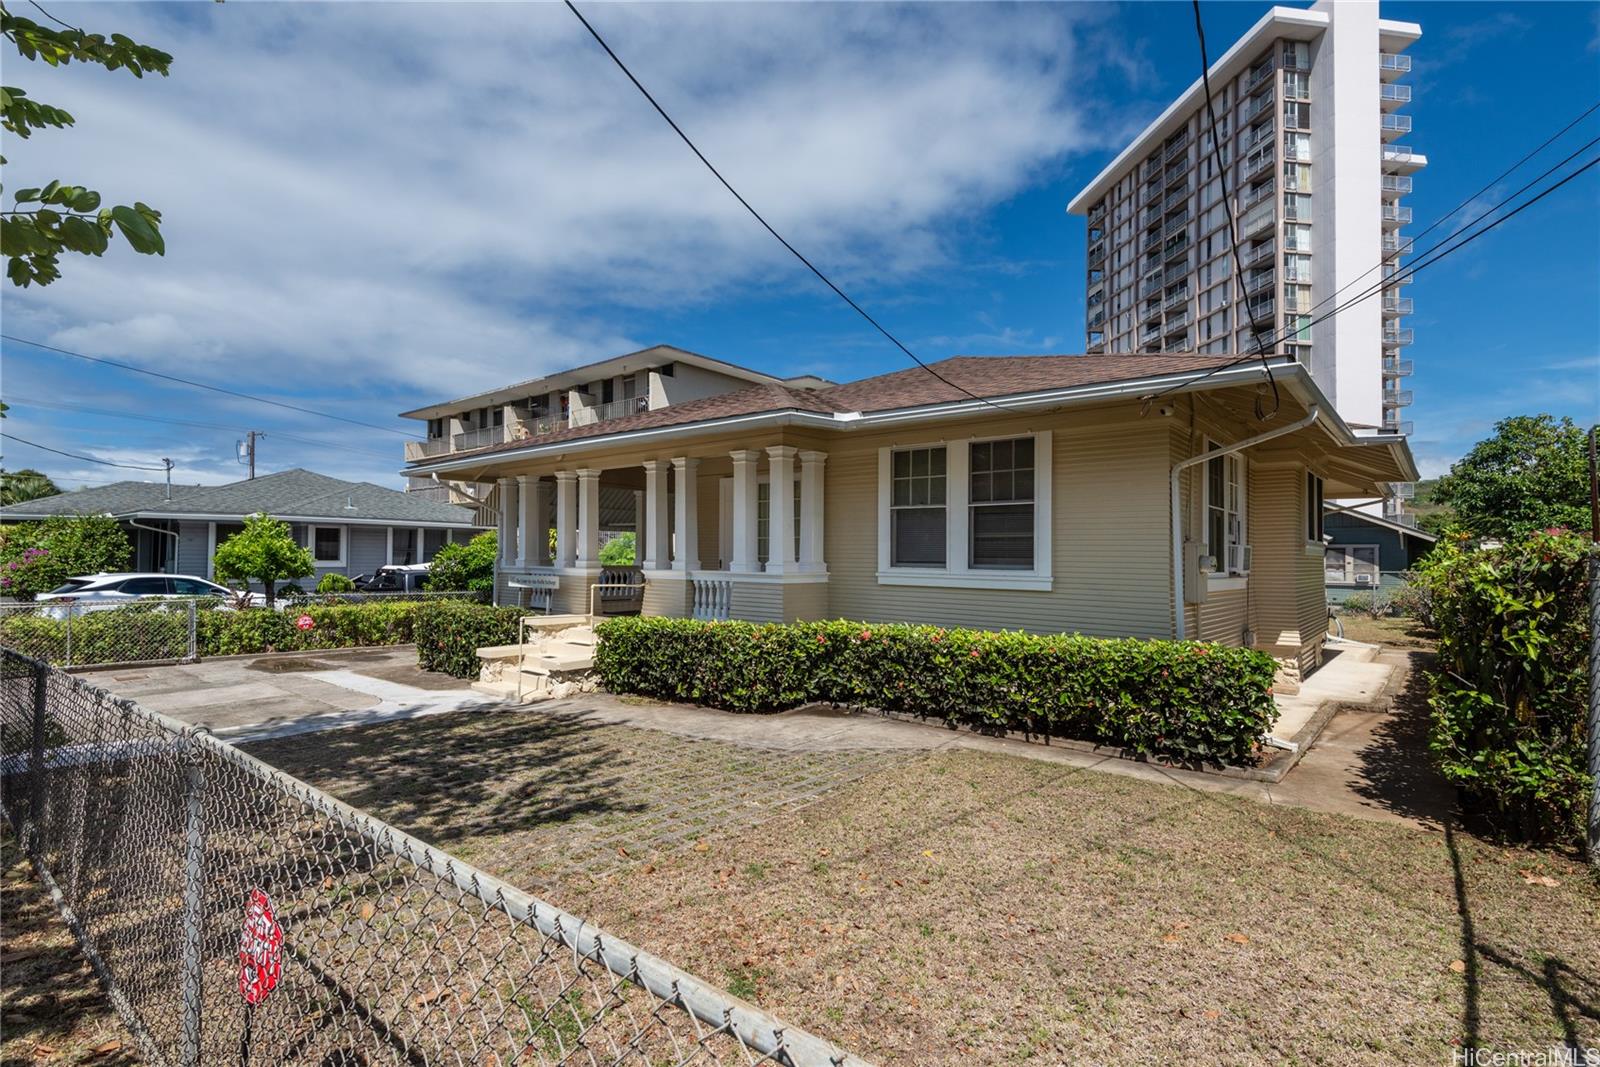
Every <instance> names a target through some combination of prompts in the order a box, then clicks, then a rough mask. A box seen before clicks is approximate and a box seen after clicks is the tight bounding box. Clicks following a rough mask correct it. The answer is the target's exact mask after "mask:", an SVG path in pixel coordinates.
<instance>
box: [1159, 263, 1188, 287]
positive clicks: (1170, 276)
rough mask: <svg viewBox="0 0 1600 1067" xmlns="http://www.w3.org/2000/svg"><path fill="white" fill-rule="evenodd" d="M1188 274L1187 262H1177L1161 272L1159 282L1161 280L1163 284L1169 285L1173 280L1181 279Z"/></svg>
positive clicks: (1178, 280)
mask: <svg viewBox="0 0 1600 1067" xmlns="http://www.w3.org/2000/svg"><path fill="white" fill-rule="evenodd" d="M1188 274H1189V264H1187V263H1179V264H1178V265H1177V266H1173V267H1168V268H1167V269H1166V270H1165V271H1164V272H1163V273H1162V275H1161V282H1162V284H1163V285H1171V284H1172V283H1173V282H1180V281H1182V280H1183V279H1184V278H1185V277H1187V276H1188Z"/></svg>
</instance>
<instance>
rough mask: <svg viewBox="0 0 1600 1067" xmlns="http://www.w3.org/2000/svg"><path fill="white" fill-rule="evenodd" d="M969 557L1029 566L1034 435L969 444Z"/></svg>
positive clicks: (974, 562) (985, 563)
mask: <svg viewBox="0 0 1600 1067" xmlns="http://www.w3.org/2000/svg"><path fill="white" fill-rule="evenodd" d="M969 447H970V449H971V452H970V453H969V457H968V483H969V489H968V493H967V500H968V503H967V508H968V511H969V519H968V523H967V529H968V546H969V556H968V563H969V564H970V565H971V566H972V567H974V568H980V567H999V568H1009V569H1011V570H1029V569H1031V568H1032V567H1033V438H1031V437H1015V438H1012V439H1010V440H1006V441H977V442H974V443H973V444H972V445H970V446H969Z"/></svg>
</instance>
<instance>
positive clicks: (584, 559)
mask: <svg viewBox="0 0 1600 1067" xmlns="http://www.w3.org/2000/svg"><path fill="white" fill-rule="evenodd" d="M578 566H580V567H598V566H600V472H599V471H597V470H595V469H593V468H592V467H584V468H582V469H580V470H579V471H578Z"/></svg>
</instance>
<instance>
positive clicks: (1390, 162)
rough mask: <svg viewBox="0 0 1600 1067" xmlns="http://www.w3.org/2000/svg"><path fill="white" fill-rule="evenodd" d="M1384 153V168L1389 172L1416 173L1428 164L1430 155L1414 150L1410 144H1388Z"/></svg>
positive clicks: (1384, 148)
mask: <svg viewBox="0 0 1600 1067" xmlns="http://www.w3.org/2000/svg"><path fill="white" fill-rule="evenodd" d="M1382 154H1383V169H1384V171H1385V172H1386V173H1389V174H1414V173H1416V172H1417V171H1419V170H1421V169H1422V168H1423V167H1426V166H1427V165H1428V157H1427V156H1425V155H1423V154H1422V153H1421V152H1414V151H1412V149H1411V147H1410V146H1409V145H1403V144H1386V145H1384V146H1383V148H1382Z"/></svg>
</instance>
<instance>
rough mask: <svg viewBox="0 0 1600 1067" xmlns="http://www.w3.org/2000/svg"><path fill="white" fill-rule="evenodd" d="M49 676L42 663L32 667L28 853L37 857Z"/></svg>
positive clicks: (40, 837)
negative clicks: (31, 743)
mask: <svg viewBox="0 0 1600 1067" xmlns="http://www.w3.org/2000/svg"><path fill="white" fill-rule="evenodd" d="M49 685H50V676H49V673H48V670H47V668H46V667H45V665H44V664H42V663H39V664H35V665H34V668H33V748H32V751H31V752H30V753H29V758H28V787H29V797H28V821H29V822H31V823H32V824H33V825H32V826H31V827H29V829H28V854H29V855H30V856H32V857H33V858H34V859H38V858H39V856H40V854H41V852H42V851H43V847H44V831H43V829H42V828H43V825H44V732H45V723H46V711H47V709H48V704H49V692H50V690H49Z"/></svg>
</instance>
